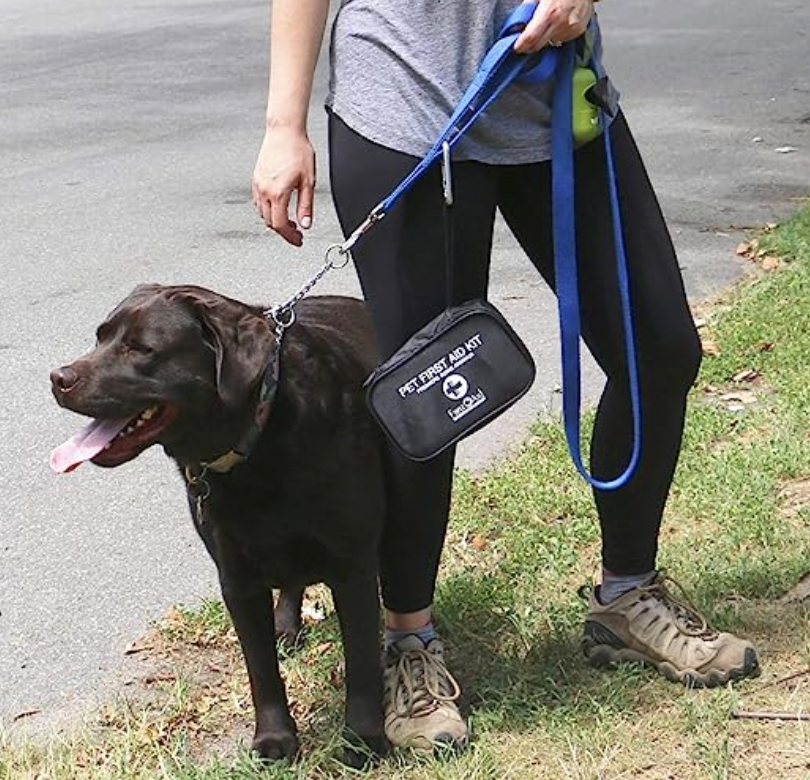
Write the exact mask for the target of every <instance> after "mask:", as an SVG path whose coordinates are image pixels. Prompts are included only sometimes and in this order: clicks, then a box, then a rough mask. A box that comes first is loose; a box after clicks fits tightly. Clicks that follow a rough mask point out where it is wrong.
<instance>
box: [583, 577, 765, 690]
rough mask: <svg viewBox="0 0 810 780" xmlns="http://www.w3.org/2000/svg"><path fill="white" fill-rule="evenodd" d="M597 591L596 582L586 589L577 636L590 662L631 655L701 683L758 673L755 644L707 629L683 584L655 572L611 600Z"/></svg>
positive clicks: (668, 673) (607, 661)
mask: <svg viewBox="0 0 810 780" xmlns="http://www.w3.org/2000/svg"><path fill="white" fill-rule="evenodd" d="M670 585H674V586H675V587H677V589H678V590H679V591H680V593H681V596H682V597H681V598H677V597H676V596H674V595H673V593H672V590H671V588H670V587H668V586H670ZM598 595H599V591H598V588H597V589H595V590H594V591H593V592H592V593H591V596H590V608H589V610H588V614H587V616H586V618H585V631H584V636H583V639H582V650H583V652H584V653H585V656H586V658H587V659H588V660H589V661H590V663H591V664H593V665H594V666H613V665H615V664H618V663H621V662H623V661H636V662H640V663H643V664H647V665H648V666H654V667H655V668H656V669H657V670H658V671H659V672H660V673H661V674H663V675H664V677H666V678H667V679H669V680H674V681H676V682H681V683H684V684H685V685H688V686H691V687H702V688H711V687H713V686H715V685H724V684H725V683H727V682H728V681H729V680H738V679H740V678H742V677H748V676H755V675H757V674H758V673H759V661H758V659H757V651H756V649H755V648H754V646H753V645H752V644H751V643H750V642H747V641H745V640H744V639H740V638H738V637H736V636H734V635H733V634H727V633H720V632H718V631H715V630H714V629H712V628H711V627H710V626H709V625H708V623H707V622H706V618H704V617H703V616H702V615H701V614H700V613H699V612H698V611H697V610H696V609H695V608H694V607H693V606H692V605H691V604H690V603H689V602H688V600H687V599H686V598H685V596H684V595H683V588H681V587H680V585H678V583H676V582H675V581H674V580H673V579H671V578H670V577H666V576H664V575H663V574H662V573H660V572H658V573H657V574H656V575H655V576H654V577H653V578H652V579H651V580H650V582H649V583H648V584H647V585H642V586H641V587H639V588H634V589H633V590H631V591H628V592H627V593H625V594H624V595H623V596H620V597H619V598H618V599H616V600H615V601H612V602H611V603H610V604H607V605H605V604H602V603H601V602H600V601H599V597H598Z"/></svg>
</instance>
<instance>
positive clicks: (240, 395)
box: [192, 295, 277, 408]
mask: <svg viewBox="0 0 810 780" xmlns="http://www.w3.org/2000/svg"><path fill="white" fill-rule="evenodd" d="M192 302H193V306H194V310H195V313H196V315H197V318H198V319H199V321H200V323H201V325H202V327H203V330H204V332H205V333H206V335H207V336H208V337H209V339H210V343H211V346H212V347H213V349H214V352H215V354H216V371H217V373H216V377H217V392H218V393H219V397H220V398H221V399H222V402H223V403H224V404H225V405H226V406H227V407H229V408H236V407H238V406H239V405H240V404H242V403H243V402H244V401H245V400H246V399H247V398H248V396H249V395H250V392H251V391H252V390H253V388H254V387H255V386H256V383H257V382H258V381H259V380H260V379H261V377H262V375H263V374H264V371H265V369H266V368H267V365H268V363H269V362H270V360H271V359H272V358H273V350H275V349H277V345H276V340H275V337H274V335H273V333H272V329H271V327H270V324H269V323H268V321H267V320H266V319H265V318H264V317H262V316H260V315H257V314H256V313H255V312H254V311H252V310H250V309H249V308H248V307H247V306H245V305H244V304H240V303H237V302H236V301H232V300H229V299H228V298H223V297H220V296H215V295H212V296H211V297H209V296H203V295H200V296H193V297H192Z"/></svg>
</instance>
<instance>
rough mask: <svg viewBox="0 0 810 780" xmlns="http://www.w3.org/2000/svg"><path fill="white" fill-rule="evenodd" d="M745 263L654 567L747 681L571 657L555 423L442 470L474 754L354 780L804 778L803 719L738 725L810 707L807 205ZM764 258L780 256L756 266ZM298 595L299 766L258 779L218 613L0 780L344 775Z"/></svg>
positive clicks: (809, 745) (239, 679)
mask: <svg viewBox="0 0 810 780" xmlns="http://www.w3.org/2000/svg"><path fill="white" fill-rule="evenodd" d="M749 254H750V255H751V256H752V258H753V262H752V274H751V275H750V277H749V278H748V279H747V281H746V282H744V283H743V284H741V285H740V287H739V288H738V289H737V290H735V291H734V292H733V293H731V294H730V295H729V296H727V297H725V298H724V299H722V300H720V301H717V302H715V304H714V305H712V306H711V307H707V308H706V310H705V311H702V312H701V319H702V321H703V324H702V327H701V334H702V337H703V338H704V342H705V343H706V345H707V347H708V345H711V349H707V352H709V353H710V354H711V356H707V358H706V359H705V360H704V364H703V367H702V371H701V374H700V378H699V380H698V382H697V384H696V386H695V389H694V391H693V397H692V402H691V404H690V411H689V416H688V423H687V430H686V437H685V446H684V452H683V456H682V459H681V463H680V465H679V469H678V474H677V477H676V483H675V486H674V489H673V492H672V496H671V499H670V501H669V504H668V506H667V513H666V518H665V524H664V528H663V532H662V538H661V546H662V549H661V562H662V564H663V565H664V566H665V567H666V569H667V570H668V572H669V573H670V574H672V575H673V576H675V577H676V578H677V579H678V580H679V581H681V582H682V583H683V584H684V585H685V586H686V587H687V588H688V589H689V591H690V592H691V594H692V595H693V598H694V600H695V602H696V604H697V605H698V606H699V607H700V608H701V609H703V610H705V611H706V612H707V614H708V615H709V617H710V618H711V620H712V621H714V623H715V624H716V625H718V626H719V627H720V628H723V629H726V630H730V631H734V632H738V633H741V634H744V635H746V636H750V637H752V638H753V639H754V640H755V641H756V642H757V644H758V646H759V648H760V652H761V656H762V658H763V663H764V673H763V676H762V677H760V678H759V679H758V680H755V681H749V682H744V683H741V684H738V685H732V686H728V687H727V688H725V689H721V690H719V691H718V690H716V691H688V690H685V689H682V688H680V687H678V686H675V685H672V684H670V683H667V682H666V681H664V680H660V679H658V678H656V677H655V676H654V675H652V674H650V673H649V672H646V671H644V670H641V669H637V668H634V667H628V668H623V669H621V670H619V671H617V672H614V673H604V672H598V671H594V670H591V669H590V668H588V667H587V666H586V665H585V664H584V663H583V661H582V660H581V658H580V655H579V649H578V639H579V631H580V625H581V620H582V616H583V612H584V604H583V601H582V600H581V599H580V598H579V597H578V596H577V588H578V586H579V585H580V584H582V583H583V582H587V581H589V580H590V579H591V578H592V576H593V574H594V572H595V571H596V569H597V566H598V562H599V535H598V529H597V524H596V519H595V515H594V510H593V506H592V502H591V498H590V495H589V492H588V490H587V489H586V487H585V486H584V484H583V483H582V482H581V481H580V480H579V479H578V478H577V477H576V476H575V474H574V472H573V469H572V467H571V465H570V464H569V461H568V456H567V451H566V449H565V444H564V441H563V437H562V432H561V430H560V425H559V424H558V423H557V422H547V423H539V424H538V425H537V426H535V428H534V430H533V432H532V435H531V437H530V439H529V441H527V442H526V444H525V446H524V448H523V449H522V451H521V452H520V453H518V454H517V455H516V456H515V457H514V458H512V459H510V460H509V461H507V462H505V463H503V464H502V465H501V466H500V467H499V468H498V469H497V470H494V471H492V472H489V473H487V474H483V475H473V474H469V473H463V472H462V473H459V474H458V476H457V491H456V497H455V501H454V506H453V520H452V527H451V528H452V530H451V533H450V536H449V538H448V542H447V546H446V552H445V556H444V563H443V572H442V576H441V580H440V587H439V592H438V598H437V619H438V622H439V623H440V628H441V632H442V634H443V636H444V638H445V640H446V643H447V645H448V648H449V652H450V661H451V665H452V668H453V669H454V671H455V672H456V673H457V676H458V677H459V679H460V682H461V683H462V686H463V687H464V691H465V700H464V707H465V708H467V709H468V711H469V713H470V720H471V723H472V726H473V729H474V733H475V740H474V744H473V747H472V748H471V749H470V750H468V751H467V752H466V753H465V754H463V755H461V756H458V757H453V758H449V759H433V758H420V757H418V756H413V755H407V754H406V755H400V756H395V757H393V758H391V759H388V760H386V761H385V762H383V764H382V765H381V766H380V767H378V768H377V769H375V770H372V771H371V772H368V773H366V775H365V776H367V777H374V778H381V779H382V780H422V779H423V778H424V779H425V780H427V779H428V778H430V779H431V780H462V778H463V780H478V779H480V780H493V779H494V778H498V779H499V780H500V779H501V778H503V779H511V778H515V779H519V780H524V779H526V780H528V779H533V778H582V779H584V778H662V779H663V778H677V779H678V780H686V779H689V778H695V780H698V779H700V780H704V779H706V778H718V780H719V779H720V778H744V779H745V780H749V779H752V778H772V777H775V776H780V777H781V778H805V777H808V776H810V724H808V723H804V722H790V721H757V720H738V719H735V718H733V717H732V714H733V713H734V712H735V711H736V710H739V709H743V710H776V711H781V712H788V713H802V712H806V711H807V710H808V709H810V666H808V662H809V661H810V631H808V620H807V618H808V607H807V606H806V604H805V602H804V601H803V600H801V599H798V598H797V599H790V598H784V596H785V594H786V593H789V592H790V591H791V588H793V587H794V586H795V585H796V583H797V582H798V581H799V580H800V578H801V576H802V575H803V574H804V573H805V571H806V570H807V569H808V568H810V565H809V564H808V561H810V372H808V370H807V368H806V361H807V355H810V209H805V210H804V211H803V212H801V213H800V214H798V215H797V216H796V217H794V218H793V219H792V220H790V221H788V222H787V223H785V224H784V225H782V226H780V227H779V228H777V229H776V230H773V231H770V232H767V233H766V234H765V235H763V236H761V237H760V238H759V239H758V243H757V245H756V246H754V247H753V248H752V250H751V251H750V252H749ZM771 257H778V258H780V260H779V262H778V263H774V262H763V259H764V258H771ZM756 265H761V266H763V267H768V268H771V269H772V270H769V271H765V270H763V268H756V267H755V266H756ZM309 599H310V601H311V602H315V603H316V604H315V605H316V606H318V607H319V608H320V609H322V610H323V611H324V612H325V613H326V615H327V617H326V619H325V620H323V621H314V622H313V621H310V623H309V626H308V637H307V642H306V644H305V645H304V647H303V648H301V649H300V650H299V652H297V653H295V654H291V655H289V656H288V657H286V658H285V659H284V661H283V667H284V674H285V678H286V680H287V684H288V688H289V692H290V696H291V701H292V709H293V711H294V714H295V716H296V719H297V721H298V723H299V728H300V731H301V737H302V744H303V749H304V756H303V758H302V759H301V760H300V761H299V762H297V763H296V764H295V765H293V766H288V765H286V764H281V765H278V766H273V767H270V768H267V767H264V768H262V767H260V766H259V765H258V763H257V762H256V761H255V760H254V759H253V758H252V757H251V756H250V754H249V752H248V751H247V749H246V747H245V745H246V744H248V743H249V737H250V727H251V718H252V713H251V708H250V702H249V695H248V691H247V681H246V675H245V672H244V669H243V667H242V663H241V659H240V658H239V654H238V650H237V643H236V639H235V637H234V634H233V630H232V629H231V628H230V624H229V621H228V619H227V615H226V614H225V612H224V609H223V607H222V605H221V603H220V602H218V601H212V602H208V603H206V604H204V605H203V606H202V607H201V608H200V609H198V610H194V611H191V610H187V609H184V608H177V609H175V610H172V612H170V614H169V615H167V616H166V618H165V619H164V620H163V621H162V622H161V623H160V624H159V625H158V626H156V627H155V628H154V629H153V630H152V631H150V633H149V634H148V635H147V637H146V638H145V639H144V641H143V643H142V645H143V650H144V655H145V656H147V657H148V663H146V664H145V665H144V666H145V668H148V671H145V672H144V675H143V676H142V678H141V679H140V680H139V683H138V685H137V686H134V688H133V689H132V690H130V691H129V692H128V693H127V695H126V697H124V696H122V697H121V698H120V700H118V701H116V702H113V703H111V704H110V705H109V706H108V707H105V708H104V710H103V711H102V712H101V713H99V714H98V715H97V716H96V717H94V718H92V719H91V720H89V721H88V722H87V723H86V724H85V725H84V726H82V727H80V728H77V729H76V730H75V731H73V732H70V733H68V734H63V735H60V736H58V737H54V738H51V739H49V740H47V741H42V740H30V739H26V738H24V737H20V736H19V735H14V734H10V733H6V734H0V780H34V779H35V778H36V779H37V780H84V779H85V778H93V779H94V780H95V779H96V778H99V779H106V778H110V779H111V780H112V779H113V778H115V780H119V779H120V780H129V778H132V780H135V779H136V778H137V780H158V779H160V780H164V779H165V780H168V779H171V780H225V779H226V778H227V779H229V780H230V779H233V780H236V779H237V778H240V779H241V778H252V777H257V776H261V777H264V778H270V779H274V778H285V779H290V780H292V779H293V778H300V779H303V778H307V779H310V778H314V779H315V780H320V779H324V780H326V779H327V778H351V777H355V776H356V773H354V772H352V771H351V770H349V769H346V768H345V767H342V766H341V765H340V764H339V763H338V762H337V760H336V756H337V754H338V752H339V750H338V748H339V734H340V726H341V716H340V712H341V709H342V690H343V680H342V666H341V653H340V643H339V640H338V634H337V623H336V620H335V617H334V615H333V614H332V613H331V606H330V601H329V597H328V593H327V592H326V591H325V590H324V589H323V588H316V589H313V590H312V591H311V592H310V594H309ZM805 672H808V673H807V674H805ZM790 675H793V676H792V677H790V679H786V678H788V677H789V676H790Z"/></svg>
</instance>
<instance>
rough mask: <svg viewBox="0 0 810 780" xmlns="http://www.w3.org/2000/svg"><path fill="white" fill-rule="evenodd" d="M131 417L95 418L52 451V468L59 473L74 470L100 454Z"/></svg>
mask: <svg viewBox="0 0 810 780" xmlns="http://www.w3.org/2000/svg"><path fill="white" fill-rule="evenodd" d="M131 419H132V418H131V417H127V418H125V419H123V420H93V422H91V423H90V424H89V425H88V426H86V427H85V428H82V430H80V431H79V432H78V433H77V434H76V435H75V436H74V437H73V438H71V439H68V440H67V441H66V442H65V443H64V444H60V445H59V446H58V447H57V448H56V449H55V450H54V451H53V452H52V453H51V459H50V464H51V468H52V469H53V470H54V471H55V472H56V473H57V474H65V473H67V472H68V471H73V469H75V468H77V467H78V466H81V464H82V463H84V462H85V461H86V460H90V458H92V457H95V456H96V455H98V454H99V452H101V451H102V450H103V449H104V448H105V447H106V446H107V444H109V442H111V441H112V440H113V439H114V438H115V437H116V436H117V435H118V434H119V433H120V432H121V431H123V430H124V428H126V426H127V423H128V422H129V421H130V420H131Z"/></svg>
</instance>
